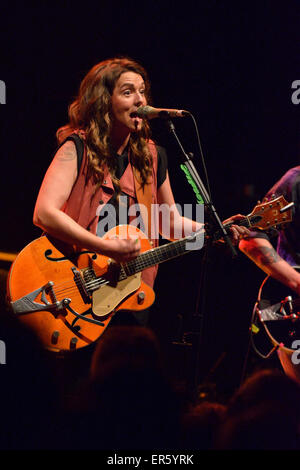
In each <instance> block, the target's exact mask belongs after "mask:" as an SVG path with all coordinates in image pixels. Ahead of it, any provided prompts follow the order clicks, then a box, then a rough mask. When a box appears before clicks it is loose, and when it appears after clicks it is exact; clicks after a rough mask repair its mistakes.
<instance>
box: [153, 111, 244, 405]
mask: <svg viewBox="0 0 300 470" xmlns="http://www.w3.org/2000/svg"><path fill="white" fill-rule="evenodd" d="M161 117H163V118H164V119H165V121H166V124H167V127H168V130H169V132H170V133H171V134H172V135H173V136H174V137H175V140H176V142H177V143H178V145H179V148H180V150H181V153H182V158H183V165H184V166H185V167H186V169H187V170H188V172H189V174H190V176H191V178H192V180H193V183H194V184H195V185H196V188H197V191H198V192H199V193H200V195H201V197H202V199H203V202H204V206H205V208H206V209H207V211H208V213H209V215H210V216H211V218H212V220H213V221H214V222H215V224H216V227H218V228H219V230H220V233H221V237H220V238H223V239H224V240H225V242H226V244H227V245H228V247H229V249H230V251H231V253H232V256H233V257H236V256H237V252H236V250H235V248H234V246H233V245H232V242H231V240H230V237H229V235H228V233H227V232H226V230H225V228H224V226H223V225H222V222H221V220H220V218H219V216H218V214H217V211H216V209H215V207H214V205H213V203H212V201H211V199H210V196H209V194H208V192H207V190H206V188H205V186H204V184H203V182H202V180H201V178H200V176H199V174H198V172H197V170H196V168H195V166H194V164H193V162H192V160H191V157H190V155H188V154H187V153H186V152H185V150H184V148H183V146H182V144H181V142H180V140H179V138H178V136H177V134H176V131H175V126H174V124H173V122H172V121H171V119H170V117H169V116H168V115H167V113H166V114H165V115H161ZM207 252H208V250H207V251H206V254H205V255H204V257H203V260H202V268H201V274H200V283H199V296H200V291H201V299H202V307H201V309H200V311H199V298H198V299H197V302H196V307H195V312H194V319H196V325H194V327H193V328H194V331H192V332H191V333H190V335H191V338H190V342H187V341H186V339H187V336H188V333H184V335H183V339H182V343H180V342H174V344H182V345H187V346H192V359H193V364H192V367H191V369H192V372H191V377H190V378H189V379H188V388H189V392H190V393H191V396H192V398H193V399H194V400H197V398H198V385H199V383H198V382H199V369H200V366H199V360H200V356H201V354H200V352H201V348H202V347H203V327H204V306H205V302H204V297H205V281H206V279H205V271H206V269H205V268H206V266H205V264H206V263H207V259H208V256H207ZM195 327H196V328H195ZM193 328H192V329H193ZM195 330H196V331H195Z"/></svg>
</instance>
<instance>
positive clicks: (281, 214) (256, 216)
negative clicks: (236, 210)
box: [247, 196, 294, 230]
mask: <svg viewBox="0 0 300 470" xmlns="http://www.w3.org/2000/svg"><path fill="white" fill-rule="evenodd" d="M293 205H294V203H293V202H290V203H289V202H287V201H286V200H285V198H284V197H283V196H278V197H275V198H273V199H271V200H269V201H266V202H262V203H260V204H257V206H255V207H254V209H253V211H252V212H251V214H249V215H248V216H247V218H248V220H249V226H251V227H256V228H258V229H260V230H268V229H269V228H271V227H274V226H277V225H281V224H285V223H287V222H291V220H292V207H293Z"/></svg>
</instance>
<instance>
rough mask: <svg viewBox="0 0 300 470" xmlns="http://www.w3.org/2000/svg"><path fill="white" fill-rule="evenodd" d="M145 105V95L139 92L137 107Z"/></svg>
mask: <svg viewBox="0 0 300 470" xmlns="http://www.w3.org/2000/svg"><path fill="white" fill-rule="evenodd" d="M143 103H144V95H142V94H141V93H139V92H137V93H136V94H135V105H136V106H141V105H142V104H143Z"/></svg>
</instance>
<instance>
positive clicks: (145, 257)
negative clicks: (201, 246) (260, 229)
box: [53, 210, 263, 296]
mask: <svg viewBox="0 0 300 470" xmlns="http://www.w3.org/2000/svg"><path fill="white" fill-rule="evenodd" d="M262 212H263V211H262V210H261V211H258V212H257V213H256V214H255V216H257V215H260V214H261V213H262ZM255 216H252V217H255ZM252 217H248V216H247V217H245V218H244V219H243V221H238V224H242V223H243V222H247V223H248V226H251V223H249V222H250V220H249V219H252ZM188 238H189V237H187V238H185V239H182V240H177V241H176V242H174V243H171V244H167V245H163V246H161V247H158V248H156V249H150V250H147V251H145V252H143V253H142V254H141V255H139V256H138V257H137V258H135V259H134V260H131V261H128V262H127V263H125V264H124V265H122V267H123V269H124V270H125V273H126V268H127V273H128V274H129V275H133V274H134V273H136V272H139V271H142V270H144V269H146V268H148V267H150V266H151V265H155V264H157V263H159V262H161V261H163V260H161V255H162V254H166V252H167V251H169V254H170V256H169V257H168V259H171V258H172V257H176V256H178V255H180V254H182V251H181V249H182V244H184V245H185V243H186V242H187V241H188ZM191 238H193V236H192V237H191ZM170 245H171V246H172V249H173V250H171V249H170ZM177 247H179V250H177ZM155 258H157V259H156V260H155ZM149 261H150V263H149ZM132 270H133V272H132ZM93 271H94V273H95V274H96V276H97V274H99V273H100V271H97V270H96V269H94V268H93ZM102 274H104V273H102ZM83 281H84V280H83ZM107 283H108V281H105V280H103V278H102V277H101V275H100V276H99V277H98V278H96V279H92V280H91V281H87V282H85V287H86V288H87V290H90V289H97V288H99V286H101V285H102V284H107ZM77 290H78V286H77V285H76V281H75V280H74V279H72V281H67V282H64V283H60V284H57V285H55V286H54V287H53V292H54V294H55V295H57V296H59V295H60V294H62V293H66V292H72V291H77Z"/></svg>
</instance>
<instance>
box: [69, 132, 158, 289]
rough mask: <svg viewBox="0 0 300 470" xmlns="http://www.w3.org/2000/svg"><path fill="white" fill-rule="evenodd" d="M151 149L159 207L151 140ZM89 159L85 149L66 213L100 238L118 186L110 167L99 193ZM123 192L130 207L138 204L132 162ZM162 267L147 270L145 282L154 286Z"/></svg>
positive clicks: (124, 177) (122, 184)
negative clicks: (104, 210) (100, 222)
mask: <svg viewBox="0 0 300 470" xmlns="http://www.w3.org/2000/svg"><path fill="white" fill-rule="evenodd" d="M148 147H149V150H150V152H151V155H152V158H153V169H152V183H151V184H152V204H157V150H156V147H155V144H154V142H152V141H149V142H148ZM87 170H88V160H87V154H86V148H84V152H83V158H82V163H81V167H80V170H79V173H78V176H77V180H76V182H75V184H74V186H73V188H72V191H71V194H70V196H69V198H68V200H67V201H66V203H65V205H64V207H63V208H62V210H63V211H64V212H65V213H66V214H68V215H69V216H70V217H71V218H72V219H73V220H75V221H76V222H77V223H78V224H79V225H81V226H82V227H84V228H85V229H87V230H89V231H91V232H92V233H93V234H95V235H96V230H97V224H98V219H99V216H98V214H99V212H100V210H101V207H103V206H104V205H105V204H107V203H108V202H109V200H110V199H111V197H112V195H113V194H114V187H113V183H112V180H111V176H110V174H109V171H108V168H107V167H105V168H104V178H103V182H102V184H101V186H100V187H98V188H97V189H96V190H95V187H96V185H95V184H94V182H93V180H92V178H91V177H88V171H87ZM120 189H121V191H122V192H124V193H125V194H126V195H127V196H128V197H129V206H130V205H132V204H136V203H137V198H136V193H135V183H134V177H133V172H132V167H131V164H130V162H129V164H128V165H127V168H126V169H125V172H124V173H123V175H122V177H121V179H120ZM152 244H153V246H157V245H158V240H157V237H156V238H155V239H153V240H152ZM157 269H158V266H157V265H155V266H152V267H151V268H147V269H145V270H144V271H143V273H142V279H143V281H144V282H146V283H147V284H148V285H149V286H151V287H153V285H154V280H155V277H156V274H157Z"/></svg>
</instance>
